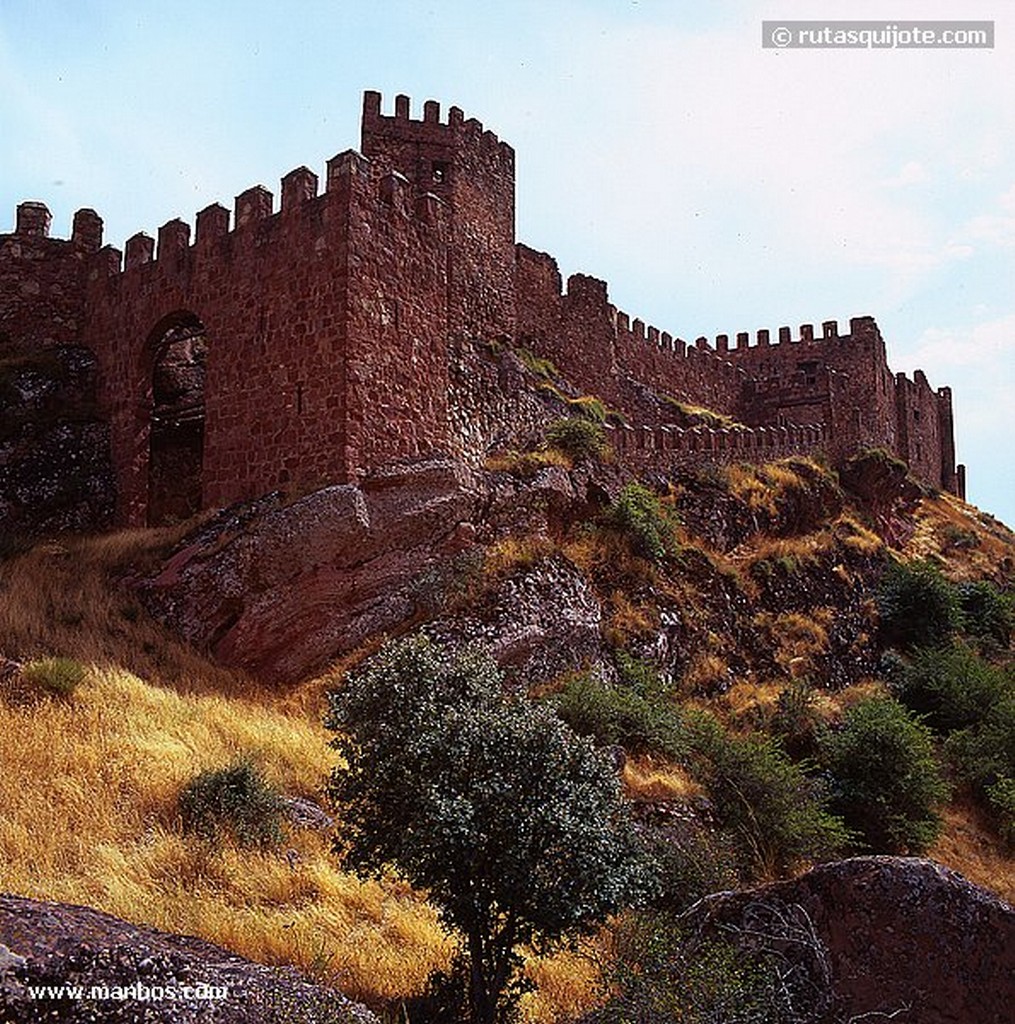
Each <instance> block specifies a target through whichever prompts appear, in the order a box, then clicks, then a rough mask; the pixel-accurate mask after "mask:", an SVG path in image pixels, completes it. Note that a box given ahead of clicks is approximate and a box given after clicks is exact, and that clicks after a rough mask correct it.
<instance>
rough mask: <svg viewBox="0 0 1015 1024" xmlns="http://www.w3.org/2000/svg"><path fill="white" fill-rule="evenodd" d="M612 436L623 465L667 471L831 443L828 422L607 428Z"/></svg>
mask: <svg viewBox="0 0 1015 1024" xmlns="http://www.w3.org/2000/svg"><path fill="white" fill-rule="evenodd" d="M606 429H607V436H608V439H609V442H610V443H611V444H612V445H613V447H614V448H615V449H616V450H617V451H618V452H620V453H622V454H623V456H624V461H625V462H627V463H629V464H633V465H635V466H638V467H639V468H642V469H656V470H658V469H666V468H670V469H673V468H677V467H682V466H687V465H693V464H695V463H700V462H702V461H708V462H711V463H718V464H722V463H728V462H770V461H773V460H775V459H782V458H786V457H787V456H790V455H809V454H813V453H814V452H816V451H820V450H823V449H824V448H825V446H826V445H827V442H828V439H829V438H828V428H827V427H826V425H825V424H794V425H790V426H781V427H731V428H728V429H726V428H721V429H718V430H715V429H712V428H711V427H703V426H699V427H680V426H677V425H675V424H663V425H661V426H644V425H643V426H634V427H633V426H626V425H625V426H613V425H607V428H606Z"/></svg>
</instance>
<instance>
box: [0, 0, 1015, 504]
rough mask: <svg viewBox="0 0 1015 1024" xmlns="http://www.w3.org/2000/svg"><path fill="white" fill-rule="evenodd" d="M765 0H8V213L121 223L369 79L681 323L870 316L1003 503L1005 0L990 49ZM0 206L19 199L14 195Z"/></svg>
mask: <svg viewBox="0 0 1015 1024" xmlns="http://www.w3.org/2000/svg"><path fill="white" fill-rule="evenodd" d="M844 6H845V5H843V4H841V3H831V2H820V0H811V2H809V3H801V2H798V0H776V2H771V3H769V2H754V0H743V2H728V3H712V4H702V3H698V2H694V3H690V2H688V3H683V2H675V0H669V2H655V0H643V2H639V3H632V2H612V3H608V2H605V0H587V2H580V0H573V2H563V3H552V2H551V3H546V2H544V3H529V2H517V3H515V2H510V0H505V2H502V3H500V4H498V5H495V6H490V5H486V4H479V3H471V4H466V3H457V2H439V0H434V2H432V3H429V4H427V3H420V4H411V3H404V2H389V3H384V4H370V5H367V4H361V3H357V4H352V3H337V2H333V3H324V2H316V0H304V2H302V3H300V4H298V5H296V4H282V3H278V2H275V3H264V2H261V0H246V2H243V3H239V2H233V0H218V2H217V3H215V4H211V3H208V2H207V0H205V2H202V3H196V2H191V0H176V2H173V3H153V2H143V0H137V2H134V3H126V2H115V3H114V2H97V0H64V2H61V3H56V2H51V0H0V139H2V140H3V158H2V161H0V231H3V230H9V226H8V225H12V224H13V217H14V207H15V205H16V204H17V203H18V202H20V201H22V200H24V199H39V200H42V201H44V202H46V203H47V204H48V205H49V206H50V208H51V209H52V211H53V214H54V226H53V230H54V234H65V233H66V232H67V231H68V230H69V225H70V218H71V215H72V213H73V211H74V210H75V209H77V208H79V207H82V206H90V207H94V208H95V209H96V210H97V211H98V212H99V214H100V215H101V216H102V217H103V218H104V219H105V221H106V240H107V241H109V242H111V243H112V244H114V245H117V246H122V244H123V242H124V241H125V240H126V238H127V237H128V236H130V235H131V234H133V233H134V232H135V231H138V230H145V231H148V232H149V233H151V234H154V233H155V231H156V230H157V228H158V226H159V225H160V224H162V223H164V222H165V221H167V220H169V219H171V218H173V217H177V216H180V217H183V218H184V219H187V220H190V221H192V218H193V214H194V213H195V212H196V211H197V210H199V209H201V208H202V207H204V206H206V205H208V203H211V202H215V201H222V202H224V203H225V204H226V205H230V204H231V200H232V197H233V196H235V195H236V194H238V193H239V192H240V191H242V190H243V189H244V188H247V187H248V186H250V185H253V184H258V183H263V184H265V185H267V186H268V187H269V188H271V189H272V190H274V191H276V192H277V188H278V180H279V178H280V177H281V176H282V175H283V174H285V173H286V172H287V171H289V170H290V169H292V168H293V167H297V166H299V165H301V164H307V165H308V166H310V167H312V168H313V169H315V170H317V171H318V172H319V173H323V168H324V162H325V161H326V160H327V159H328V158H329V157H331V156H333V155H334V154H335V153H337V152H339V151H341V150H344V149H348V148H351V147H355V146H356V145H357V144H358V122H359V110H360V100H361V95H362V91H363V90H364V89H367V88H373V89H379V90H381V91H382V92H383V93H384V97H385V109H386V110H390V109H391V104H392V102H393V100H392V97H393V96H394V94H395V93H397V92H405V93H408V94H409V95H410V96H411V97H412V98H413V113H414V116H417V115H418V112H419V110H420V109H421V107H422V102H423V100H424V99H429V98H433V99H437V100H440V101H441V102H442V104H443V106H444V108H445V109H446V107H447V106H449V105H452V104H455V105H458V106H460V107H462V108H463V109H464V110H465V111H466V114H467V115H469V116H475V117H478V118H479V119H480V120H482V121H483V122H484V124H485V125H486V126H487V127H489V128H491V129H493V130H494V131H496V132H497V133H498V134H499V135H500V136H501V137H502V138H504V139H505V140H507V141H508V142H510V143H511V144H512V145H513V146H514V147H515V149H516V151H517V166H518V218H517V223H518V237H519V239H520V240H522V241H525V242H526V243H528V244H530V245H532V246H534V247H536V248H539V249H544V250H546V251H548V252H550V253H553V254H554V255H555V256H556V257H557V258H558V260H559V261H560V264H561V270H562V271H563V273H564V274H565V276H566V275H567V274H570V273H573V272H576V271H581V272H586V273H592V274H595V275H596V276H599V277H603V278H605V279H606V280H607V281H608V282H609V284H610V296H611V299H612V300H613V301H614V302H615V303H616V304H617V305H618V306H620V307H621V308H622V309H625V310H627V311H628V312H630V313H631V314H632V315H637V316H640V317H642V318H643V319H644V320H646V321H647V322H650V323H653V324H655V325H657V326H658V327H659V328H660V329H663V330H669V331H671V332H672V333H674V334H676V335H679V336H681V337H684V338H694V337H696V336H697V335H699V334H705V335H708V336H712V335H715V334H717V333H721V332H722V333H730V334H733V333H735V332H736V331H739V330H750V331H754V330H756V329H757V328H759V327H769V328H772V329H774V328H777V327H779V326H781V325H782V324H790V325H793V326H794V327H795V326H796V325H799V324H801V323H808V322H815V323H818V322H820V321H822V320H826V319H832V318H838V319H839V320H840V321H845V320H846V319H848V318H849V317H850V316H854V315H859V314H867V313H869V314H872V315H874V316H875V317H876V318H877V320H878V322H879V324H880V325H881V328H882V332H883V334H884V335H885V338H886V340H887V342H888V346H889V361H890V363H891V365H892V367H893V369H895V370H903V371H905V372H907V373H909V374H912V371H913V370H914V369H916V368H918V367H919V368H921V369H923V370H924V371H925V372H926V373H927V375H928V377H929V378H930V381H931V384H932V385H933V386H935V387H936V386H939V385H942V384H949V385H951V386H952V388H953V390H954V396H955V407H956V418H957V444H958V450H959V458H960V459H961V460H962V461H964V462H966V464H967V465H968V471H969V497H970V500H972V501H973V502H975V503H976V504H978V505H979V506H980V507H981V508H983V509H985V510H987V511H990V512H993V513H995V514H996V515H998V516H999V517H1000V518H1002V519H1004V520H1005V521H1006V522H1008V523H1009V524H1015V483H1013V469H1015V466H1013V461H1015V460H1013V458H1012V447H1013V445H1015V288H1013V285H1015V54H1013V52H1012V51H1013V49H1015V12H1013V8H1012V5H1010V4H1001V3H981V2H979V0H962V2H961V3H959V2H958V0H949V2H939V0H916V2H914V0H891V2H890V3H887V4H886V3H885V0H876V2H869V0H854V2H852V3H851V4H850V5H849V7H848V16H849V17H852V18H884V17H891V18H893V19H904V18H906V17H917V18H922V19H958V18H967V19H973V18H980V19H988V20H994V21H995V22H996V45H995V49H993V50H970V51H959V50H949V51H937V50H935V51H931V50H910V51H897V50H875V51H870V52H867V51H845V50H824V51H822V50H811V51H804V50H763V49H762V48H761V45H760V38H761V29H760V23H761V21H762V20H763V19H769V20H783V19H792V18H810V19H813V18H818V17H822V16H827V17H843V16H844V13H843V8H844ZM4 210H6V211H7V212H6V213H5V212H4Z"/></svg>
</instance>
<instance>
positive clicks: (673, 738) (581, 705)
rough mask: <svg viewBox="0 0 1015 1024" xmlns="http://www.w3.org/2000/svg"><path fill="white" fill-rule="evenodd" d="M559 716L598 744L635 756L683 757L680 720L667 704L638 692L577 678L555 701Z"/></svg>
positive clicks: (590, 678) (581, 734)
mask: <svg viewBox="0 0 1015 1024" xmlns="http://www.w3.org/2000/svg"><path fill="white" fill-rule="evenodd" d="M554 702H555V705H556V709H557V714H558V715H559V716H560V717H561V718H562V719H563V720H564V721H565V722H566V723H567V724H568V725H569V726H570V727H571V729H572V730H573V731H574V732H576V733H578V735H579V736H591V737H592V738H593V739H595V741H596V742H597V743H599V744H603V745H607V746H621V747H623V748H624V749H625V750H627V751H630V752H632V753H647V752H655V753H660V754H667V755H669V756H671V757H677V756H679V755H680V754H681V753H682V746H681V741H680V716H679V714H678V713H677V710H676V709H675V708H674V707H672V706H671V705H669V704H667V703H665V698H658V697H657V698H656V699H654V700H653V699H651V698H650V697H647V696H645V695H643V694H641V693H638V692H637V691H636V690H632V689H627V688H624V687H619V686H609V685H607V684H605V683H602V682H600V681H599V680H598V679H595V678H593V677H591V676H588V675H580V676H575V677H574V678H572V679H571V680H569V681H568V683H567V685H566V686H565V687H564V689H563V690H562V691H561V692H560V693H559V694H557V696H556V697H555V698H554Z"/></svg>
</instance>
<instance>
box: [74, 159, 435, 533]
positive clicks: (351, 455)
mask: <svg viewBox="0 0 1015 1024" xmlns="http://www.w3.org/2000/svg"><path fill="white" fill-rule="evenodd" d="M317 188H318V180H317V176H316V175H315V174H313V172H311V171H309V170H308V169H307V168H299V169H297V170H296V171H293V172H291V173H290V174H289V175H286V177H285V178H284V179H283V182H282V206H281V210H280V211H279V212H277V213H274V212H273V199H272V195H271V193H270V192H268V190H267V189H265V188H263V187H261V186H256V187H254V188H251V189H248V190H247V191H245V192H243V193H242V194H241V195H240V196H238V197H237V199H236V203H235V224H234V227H233V228H232V230H230V228H229V211H228V210H227V209H226V208H225V207H223V206H220V205H217V204H216V205H213V206H210V207H208V208H207V209H205V210H203V211H202V212H201V213H200V214H198V217H197V226H196V238H195V241H194V243H193V245H191V244H190V228H189V226H188V225H187V224H185V223H183V222H182V221H179V220H176V221H170V222H169V223H168V224H166V225H164V226H163V227H162V228H161V229H160V231H159V238H158V245H157V247H156V245H155V241H154V239H152V238H149V237H148V236H146V235H143V234H139V235H135V236H134V237H133V238H131V239H130V240H129V241H128V243H127V247H126V262H125V266H124V268H123V269H122V270H121V266H120V254H119V253H118V252H117V251H116V250H113V249H109V248H107V249H103V250H101V251H100V252H99V253H97V254H96V255H95V257H94V258H93V261H92V264H91V267H90V269H89V281H88V294H87V307H88V314H89V315H88V320H87V324H86V327H85V331H84V340H85V343H86V344H88V345H90V346H91V347H92V348H93V349H94V351H95V352H96V353H97V355H98V357H99V361H100V380H101V382H102V385H101V393H100V398H101V401H102V403H103V406H104V408H105V410H106V411H107V413H108V415H109V416H110V420H111V425H112V447H113V459H114V462H115V464H116V466H117V470H118V476H119V480H118V484H119V491H120V499H121V500H120V511H119V515H120V518H121V520H122V521H124V522H129V523H140V522H143V521H144V517H145V510H146V504H147V464H148V444H149V429H150V422H149V421H150V412H151V381H152V369H153V365H154V362H155V359H156V357H157V355H158V353H157V351H156V346H157V344H158V342H159V339H160V338H161V337H162V336H163V335H164V333H165V331H166V329H167V328H169V327H172V326H174V325H175V324H176V323H179V322H184V321H189V320H193V319H195V318H196V319H197V320H199V321H200V322H201V323H202V324H203V325H204V327H205V329H206V338H207V349H208V355H207V370H206V379H205V446H204V464H203V492H202V493H203V498H202V501H203V504H204V505H205V506H207V505H225V504H229V503H231V502H233V501H237V500H241V499H246V498H252V497H255V496H257V495H259V494H262V493H264V492H265V491H267V490H271V489H272V488H274V487H279V486H286V485H299V486H315V485H320V484H323V483H325V482H329V481H335V480H346V479H349V478H350V477H352V476H354V475H355V474H356V473H357V472H358V471H359V470H361V469H362V468H364V463H365V462H368V461H369V460H370V459H371V458H375V457H377V455H378V453H379V452H380V451H382V450H383V451H384V452H385V453H386V454H387V455H388V456H389V457H391V456H397V455H399V454H411V453H413V451H414V446H415V444H416V443H417V441H418V440H419V439H420V437H421V434H422V432H424V431H428V432H429V435H430V436H434V435H437V434H439V433H440V429H441V428H439V427H433V426H432V425H431V426H428V427H427V428H422V427H414V428H413V431H412V432H409V431H406V430H405V429H404V424H405V420H406V418H407V417H413V418H416V417H419V418H421V419H422V418H425V416H427V415H437V413H434V410H435V409H436V408H437V407H438V406H439V401H438V400H437V399H436V398H435V397H434V394H433V393H434V392H435V391H441V390H443V391H446V386H442V381H441V378H440V376H439V375H436V376H434V374H432V373H431V372H430V369H431V363H432V362H433V360H432V359H431V360H430V361H429V362H428V363H427V365H426V366H425V367H423V368H422V372H420V373H418V374H417V375H415V376H412V375H411V369H412V365H413V364H412V353H411V352H409V353H407V352H406V350H405V347H404V346H403V345H402V344H401V337H402V331H403V327H402V324H403V323H404V325H405V329H406V330H408V331H409V332H410V334H411V333H412V332H414V331H417V328H418V324H419V321H420V319H421V318H424V317H429V315H430V312H431V306H432V302H433V301H434V300H433V294H432V293H433V290H434V289H433V281H432V279H433V277H434V276H435V274H437V273H438V272H437V271H436V270H435V269H434V267H435V265H438V264H439V265H440V267H441V269H442V268H443V265H444V260H445V246H444V238H443V235H442V234H441V232H440V229H438V232H437V234H436V235H435V236H433V240H432V241H428V242H427V243H426V245H428V246H430V247H431V249H432V251H430V253H429V256H428V257H426V258H423V259H422V260H420V259H418V258H416V255H415V253H413V247H414V246H418V244H419V243H420V240H421V238H430V237H431V235H430V233H429V229H427V228H425V227H423V226H422V222H420V221H418V220H417V211H416V209H415V206H414V205H413V206H412V208H411V209H410V208H409V206H407V205H406V203H405V202H403V198H404V197H402V196H400V195H399V189H398V187H397V185H393V184H392V180H391V174H390V168H385V166H384V165H383V163H381V162H377V163H374V162H367V161H364V160H363V158H362V157H360V156H359V155H358V154H355V153H352V152H349V153H345V154H341V155H340V156H338V157H335V158H334V159H333V160H331V161H330V162H329V163H328V169H327V188H326V191H325V192H324V194H322V195H320V196H318V195H317ZM425 212H426V211H425V210H424V214H425ZM424 267H425V268H427V269H426V270H424V269H423V268H424ZM427 273H429V274H430V280H429V284H430V291H429V292H428V291H427V285H428V281H427V278H426V275H427ZM381 278H383V279H384V281H383V284H382V283H381ZM437 290H438V291H440V292H441V293H442V292H443V283H442V281H439V282H438V285H437ZM406 296H407V297H408V301H407V302H405V304H404V306H399V305H398V301H399V300H402V299H405V297H406ZM420 303H422V304H423V305H424V306H425V311H421V309H420ZM347 309H348V310H349V311H350V312H349V315H348V316H347ZM392 318H393V319H392ZM400 318H404V319H400ZM419 340H423V333H422V332H420V333H419ZM430 340H431V339H430V338H429V336H428V337H427V338H426V339H425V341H426V343H429V341H430ZM407 355H408V359H407ZM434 358H436V359H439V358H440V357H439V356H436V357H434ZM368 363H370V364H371V365H372V366H374V367H375V369H372V370H371V371H370V372H366V371H365V370H364V366H365V365H366V364H368ZM396 363H399V364H400V365H402V367H403V372H401V373H397V372H395V371H394V370H393V366H394V365H395V364H396ZM417 368H418V367H417ZM350 374H351V375H352V376H351V377H350ZM382 379H383V383H382V384H378V381H379V380H382ZM444 380H445V381H446V374H445V378H444ZM395 392H399V393H400V394H399V396H398V399H397V407H396V402H395V398H394V395H395ZM350 394H353V396H354V397H353V398H351V399H350V397H349V396H350ZM421 396H422V397H421ZM428 446H429V445H428Z"/></svg>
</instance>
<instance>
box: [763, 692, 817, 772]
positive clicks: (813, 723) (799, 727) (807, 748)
mask: <svg viewBox="0 0 1015 1024" xmlns="http://www.w3.org/2000/svg"><path fill="white" fill-rule="evenodd" d="M820 727H821V716H820V714H819V713H818V710H817V703H816V701H815V693H814V688H813V687H812V686H811V684H810V683H808V682H807V681H806V680H804V679H794V680H793V681H792V682H791V683H790V684H789V686H787V687H786V688H785V689H784V690H783V691H782V693H780V694H779V699H778V701H777V703H776V706H775V714H774V715H773V716H772V721H771V725H770V731H771V733H772V735H773V736H775V737H776V738H778V739H779V740H780V741H781V742H782V745H783V747H784V748H785V750H786V753H787V754H789V756H790V757H792V758H793V759H794V760H795V761H799V760H802V759H803V758H808V757H814V755H815V754H816V753H817V737H818V732H819V730H820Z"/></svg>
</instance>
